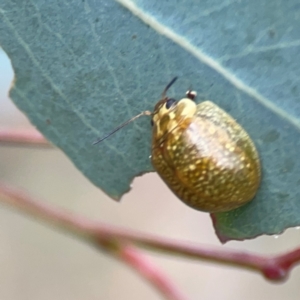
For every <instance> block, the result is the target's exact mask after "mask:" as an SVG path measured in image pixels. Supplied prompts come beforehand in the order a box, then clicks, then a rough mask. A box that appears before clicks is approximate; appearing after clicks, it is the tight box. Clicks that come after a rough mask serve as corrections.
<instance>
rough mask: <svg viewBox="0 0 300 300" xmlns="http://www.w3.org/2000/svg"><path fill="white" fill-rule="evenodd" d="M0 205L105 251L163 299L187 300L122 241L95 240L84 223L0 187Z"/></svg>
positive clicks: (138, 253)
mask: <svg viewBox="0 0 300 300" xmlns="http://www.w3.org/2000/svg"><path fill="white" fill-rule="evenodd" d="M0 202H3V203H5V204H8V205H10V206H12V207H14V208H18V209H19V210H20V211H21V212H25V213H26V214H28V215H30V216H31V217H35V218H39V219H40V220H43V221H46V222H48V223H51V224H52V225H54V226H56V227H58V228H59V229H63V230H65V231H67V232H68V233H72V234H75V235H76V236H77V237H80V238H83V239H85V240H87V241H88V242H91V243H92V244H93V245H96V246H97V248H100V249H102V250H105V251H106V252H107V253H108V254H110V255H112V256H114V257H115V258H116V259H118V260H120V261H121V262H123V263H124V264H126V265H128V266H129V267H131V268H132V269H133V270H135V271H136V272H137V273H138V274H139V275H140V276H141V277H143V278H144V279H145V280H146V281H147V282H148V283H149V284H151V285H152V286H153V287H154V288H155V289H156V290H157V291H158V292H160V294H161V295H163V296H164V298H165V299H167V300H187V298H186V297H185V296H184V295H182V293H181V292H180V291H179V290H178V288H177V286H176V285H175V284H174V283H172V282H171V280H169V279H168V276H166V275H165V274H164V273H163V272H162V271H161V270H160V269H159V268H158V267H157V266H155V265H154V264H153V263H152V262H151V261H150V260H149V259H148V258H147V257H145V256H144V255H143V254H142V253H140V251H139V250H138V249H135V247H134V246H133V245H130V243H128V242H126V243H124V242H122V241H121V240H120V241H118V239H115V238H114V237H113V236H111V237H107V236H103V237H102V238H101V239H97V241H95V240H94V239H93V236H92V235H91V233H89V232H88V231H86V230H85V227H86V226H85V225H86V224H88V222H89V221H88V220H85V219H82V218H79V217H76V216H72V215H71V214H68V213H67V212H65V211H63V210H60V209H56V208H54V207H51V206H49V205H45V204H43V203H38V202H35V201H34V200H33V199H31V198H30V197H29V195H27V194H26V193H23V192H21V191H18V190H16V189H14V188H10V187H8V186H6V185H2V184H0Z"/></svg>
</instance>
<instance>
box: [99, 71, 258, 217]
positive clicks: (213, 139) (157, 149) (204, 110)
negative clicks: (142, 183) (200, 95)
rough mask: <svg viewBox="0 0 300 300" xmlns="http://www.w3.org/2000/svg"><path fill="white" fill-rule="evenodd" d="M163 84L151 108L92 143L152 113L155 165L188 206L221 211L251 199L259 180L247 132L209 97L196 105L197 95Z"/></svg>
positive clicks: (256, 155)
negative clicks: (173, 92) (178, 95)
mask: <svg viewBox="0 0 300 300" xmlns="http://www.w3.org/2000/svg"><path fill="white" fill-rule="evenodd" d="M176 79H177V77H175V78H173V80H172V81H171V82H170V83H169V84H168V85H167V86H166V87H165V89H164V91H163V93H162V97H161V99H160V100H159V101H158V102H157V103H156V105H155V107H154V110H153V112H150V111H144V112H142V113H140V114H138V115H137V116H135V117H133V118H131V119H130V120H128V121H127V122H125V123H123V124H122V125H120V126H118V127H117V128H116V129H114V130H113V131H112V132H110V133H109V134H108V135H106V136H105V137H104V138H102V139H100V140H98V141H96V142H95V143H94V144H97V143H99V142H101V141H103V140H104V139H106V138H107V137H109V136H110V135H111V134H113V133H115V132H116V131H118V130H119V129H121V128H122V127H124V126H125V125H127V124H129V123H130V122H132V121H134V120H135V119H137V118H139V117H140V116H143V115H147V116H151V124H152V127H153V129H152V151H151V152H152V154H151V160H152V164H153V167H154V169H155V170H156V172H157V173H158V175H159V176H160V177H161V178H162V180H163V181H164V182H165V183H166V184H167V186H168V187H169V188H170V189H171V190H172V191H173V193H174V194H175V195H176V196H177V197H178V198H179V199H180V200H182V201H183V202H184V203H185V204H187V205H188V206H190V207H192V208H194V209H196V210H200V211H206V212H224V211H230V210H233V209H235V208H238V207H240V206H242V205H244V204H245V203H247V202H249V201H250V200H252V199H253V198H254V196H255V194H256V192H257V190H258V187H259V184H260V181H261V166H260V160H259V155H258V152H257V150H256V148H255V145H254V143H253V141H252V140H251V138H250V137H249V135H248V134H247V132H246V131H245V130H244V129H243V128H242V126H241V125H239V124H238V123H237V122H236V121H235V120H234V119H233V118H232V117H231V116H230V115H229V114H228V113H226V112H225V111H224V110H223V109H221V108H220V107H219V106H217V105H216V104H215V103H213V102H211V101H203V102H201V103H199V104H196V102H195V99H196V95H197V93H196V92H195V91H192V90H188V91H187V92H186V97H184V98H182V99H181V100H176V99H174V98H169V97H168V96H167V95H166V93H167V91H168V89H169V88H170V86H171V85H172V84H173V83H174V82H175V81H176Z"/></svg>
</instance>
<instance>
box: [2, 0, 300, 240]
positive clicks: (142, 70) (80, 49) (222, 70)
mask: <svg viewBox="0 0 300 300" xmlns="http://www.w3.org/2000/svg"><path fill="white" fill-rule="evenodd" d="M0 45H1V47H2V48H3V49H4V51H5V52H6V53H7V54H8V55H9V57H10V59H11V62H12V66H13V69H14V72H15V83H14V86H13V88H12V90H11V92H10V96H11V98H12V100H13V101H14V102H15V103H16V105H17V106H18V107H19V108H20V109H21V110H22V111H24V113H25V114H26V115H27V116H28V118H29V119H30V120H31V122H32V123H33V124H34V125H35V126H36V127H37V128H38V129H39V130H40V131H41V132H42V133H43V134H44V135H45V136H46V138H47V139H49V140H50V141H51V142H52V143H54V144H55V145H56V146H58V147H59V148H61V149H62V150H63V151H64V152H65V153H66V154H67V155H68V156H69V157H70V159H71V160H72V161H73V162H74V164H75V165H76V166H77V167H78V168H79V169H80V170H81V171H82V172H83V173H84V174H85V175H86V176H87V177H88V178H89V179H90V180H91V181H92V182H93V183H94V184H95V185H97V186H98V187H100V188H101V189H102V190H104V191H105V192H106V193H107V194H108V195H110V196H111V197H112V198H114V199H119V198H120V197H121V196H122V195H123V194H124V193H125V192H126V191H128V190H129V185H130V182H131V181H132V179H133V178H134V177H135V176H137V175H139V174H142V173H145V172H150V171H153V168H152V166H151V162H150V160H149V155H150V148H151V126H150V120H149V118H147V117H142V118H140V119H138V120H137V121H135V122H134V123H132V124H130V125H128V126H127V127H125V128H123V129H122V131H119V132H118V133H116V134H114V135H113V136H112V137H110V138H109V139H107V140H105V141H104V142H102V143H101V144H99V145H98V146H93V145H92V143H93V141H95V140H96V139H97V138H99V137H102V136H104V135H105V134H107V133H108V132H110V131H111V130H112V129H113V128H115V127H116V126H118V125H119V124H120V123H122V122H124V121H126V120H127V119H130V118H131V117H132V116H134V115H136V114H138V113H139V112H141V111H144V110H151V109H152V108H153V106H154V104H155V103H156V101H157V100H158V99H159V98H160V95H161V92H162V90H163V88H164V87H165V85H166V84H167V83H168V82H169V81H170V79H172V78H173V77H174V76H179V80H178V82H177V83H176V84H175V85H174V86H173V87H172V88H171V90H170V92H169V95H170V96H173V97H177V98H180V97H182V96H183V95H184V93H185V91H186V90H187V89H188V88H189V87H193V89H195V90H197V92H198V101H202V100H204V99H210V100H212V101H214V102H215V103H216V104H217V105H219V106H220V107H222V108H223V109H224V110H226V111H227V112H228V113H230V114H231V115H232V116H233V117H234V118H235V119H236V120H237V121H238V122H239V123H240V124H241V125H242V126H243V127H244V128H245V129H246V130H247V132H248V133H249V134H250V136H251V137H252V139H253V140H254V142H255V144H256V146H257V148H258V151H259V154H260V157H261V162H262V174H263V177H262V183H261V187H260V189H259V191H258V193H257V196H256V197H255V199H254V200H253V201H252V202H251V203H249V204H248V205H246V206H244V207H242V208H240V209H237V210H234V211H231V212H228V213H219V214H215V215H213V216H212V217H213V221H214V225H215V227H216V231H217V234H218V236H219V238H220V239H221V240H222V241H226V240H230V239H246V238H253V237H255V236H258V235H261V234H278V233H280V232H282V231H283V230H284V229H286V228H288V227H292V226H298V225H300V192H299V186H300V172H299V171H300V160H299V158H298V157H299V146H300V119H299V114H300V98H299V86H298V83H299V78H300V59H299V58H300V57H299V56H300V55H299V53H300V51H299V50H300V49H299V48H300V4H299V3H298V1H296V0H285V1H283V0H281V1H280V0H279V1H269V0H260V1H258V0H253V1H246V0H239V1H236V0H231V1H226V0H225V1H220V0H218V1H217V0H210V1H208V0H201V1H200V0H177V1H159V0H136V1H129V0H119V1H112V0H97V1H95V0H83V1H75V0H69V1H57V0H54V1H46V0H31V1H16V0H15V1H12V0H2V1H1V4H0ZM199 230H200V229H199Z"/></svg>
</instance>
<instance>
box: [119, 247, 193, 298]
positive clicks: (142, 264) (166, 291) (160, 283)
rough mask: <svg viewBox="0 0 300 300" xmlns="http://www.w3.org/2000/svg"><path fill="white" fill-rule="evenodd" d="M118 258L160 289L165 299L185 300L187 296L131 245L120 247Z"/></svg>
mask: <svg viewBox="0 0 300 300" xmlns="http://www.w3.org/2000/svg"><path fill="white" fill-rule="evenodd" d="M118 258H120V259H121V260H122V261H123V262H125V263H127V264H128V265H129V266H131V267H132V268H133V269H134V270H135V271H137V272H138V273H139V274H140V275H141V276H142V277H143V278H145V279H146V280H147V281H148V282H149V283H151V284H152V286H153V287H154V288H156V289H158V290H159V291H160V293H161V294H162V295H163V296H164V298H165V299H169V300H186V299H187V298H186V297H185V296H183V295H182V293H181V292H180V291H179V290H178V289H177V288H176V287H175V286H174V284H173V283H171V282H170V280H168V277H167V276H166V275H164V274H163V273H162V271H161V270H159V269H158V267H156V266H154V264H153V263H152V262H151V261H150V260H149V259H148V258H147V257H146V256H144V255H142V254H141V253H140V252H139V251H138V250H137V249H135V248H134V247H131V246H125V247H122V249H121V250H120V251H119V253H118Z"/></svg>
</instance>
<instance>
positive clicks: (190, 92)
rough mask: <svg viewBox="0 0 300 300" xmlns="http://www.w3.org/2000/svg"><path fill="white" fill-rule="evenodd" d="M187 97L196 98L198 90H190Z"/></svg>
mask: <svg viewBox="0 0 300 300" xmlns="http://www.w3.org/2000/svg"><path fill="white" fill-rule="evenodd" d="M185 94H186V96H187V98H189V99H191V100H195V99H196V96H197V92H195V91H192V90H188V91H187V92H186V93H185Z"/></svg>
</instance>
